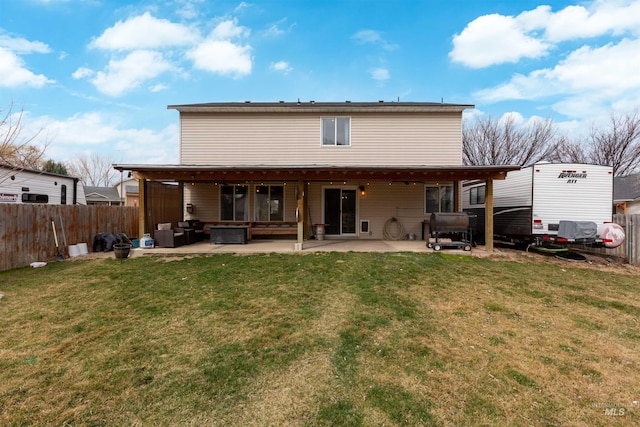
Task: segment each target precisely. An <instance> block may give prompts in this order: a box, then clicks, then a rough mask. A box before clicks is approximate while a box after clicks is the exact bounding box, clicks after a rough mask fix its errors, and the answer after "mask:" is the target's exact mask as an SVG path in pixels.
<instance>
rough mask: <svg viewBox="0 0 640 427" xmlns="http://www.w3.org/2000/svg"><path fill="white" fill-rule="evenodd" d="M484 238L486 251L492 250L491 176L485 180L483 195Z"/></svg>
mask: <svg viewBox="0 0 640 427" xmlns="http://www.w3.org/2000/svg"><path fill="white" fill-rule="evenodd" d="M484 240H485V248H486V250H487V252H493V178H489V179H488V180H487V187H486V190H485V195H484Z"/></svg>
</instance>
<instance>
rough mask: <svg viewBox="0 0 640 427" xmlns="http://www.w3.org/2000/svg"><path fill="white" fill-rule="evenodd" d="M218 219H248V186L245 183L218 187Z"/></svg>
mask: <svg viewBox="0 0 640 427" xmlns="http://www.w3.org/2000/svg"><path fill="white" fill-rule="evenodd" d="M220 219H221V220H222V221H248V220H249V187H248V186H247V185H222V186H221V187H220Z"/></svg>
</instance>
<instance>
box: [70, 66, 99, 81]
mask: <svg viewBox="0 0 640 427" xmlns="http://www.w3.org/2000/svg"><path fill="white" fill-rule="evenodd" d="M93 74H94V73H93V70H92V69H90V68H87V67H80V68H78V69H77V70H76V71H74V72H73V74H71V77H73V78H74V79H76V80H78V79H84V78H87V77H91V76H92V75H93Z"/></svg>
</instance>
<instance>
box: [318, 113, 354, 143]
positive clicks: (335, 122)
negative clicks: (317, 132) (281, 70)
mask: <svg viewBox="0 0 640 427" xmlns="http://www.w3.org/2000/svg"><path fill="white" fill-rule="evenodd" d="M322 145H324V146H346V145H351V117H323V118H322Z"/></svg>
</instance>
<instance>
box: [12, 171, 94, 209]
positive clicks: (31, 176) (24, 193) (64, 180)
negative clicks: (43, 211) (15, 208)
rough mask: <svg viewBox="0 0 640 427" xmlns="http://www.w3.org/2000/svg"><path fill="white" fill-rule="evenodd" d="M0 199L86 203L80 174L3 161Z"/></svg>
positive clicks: (71, 203)
mask: <svg viewBox="0 0 640 427" xmlns="http://www.w3.org/2000/svg"><path fill="white" fill-rule="evenodd" d="M0 203H42V204H50V205H86V204H87V201H86V199H85V194H84V187H83V185H82V183H81V182H80V180H79V179H78V178H74V177H71V176H66V175H58V174H55V173H48V172H41V171H36V170H31V169H22V168H15V167H12V166H7V165H2V164H0Z"/></svg>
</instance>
